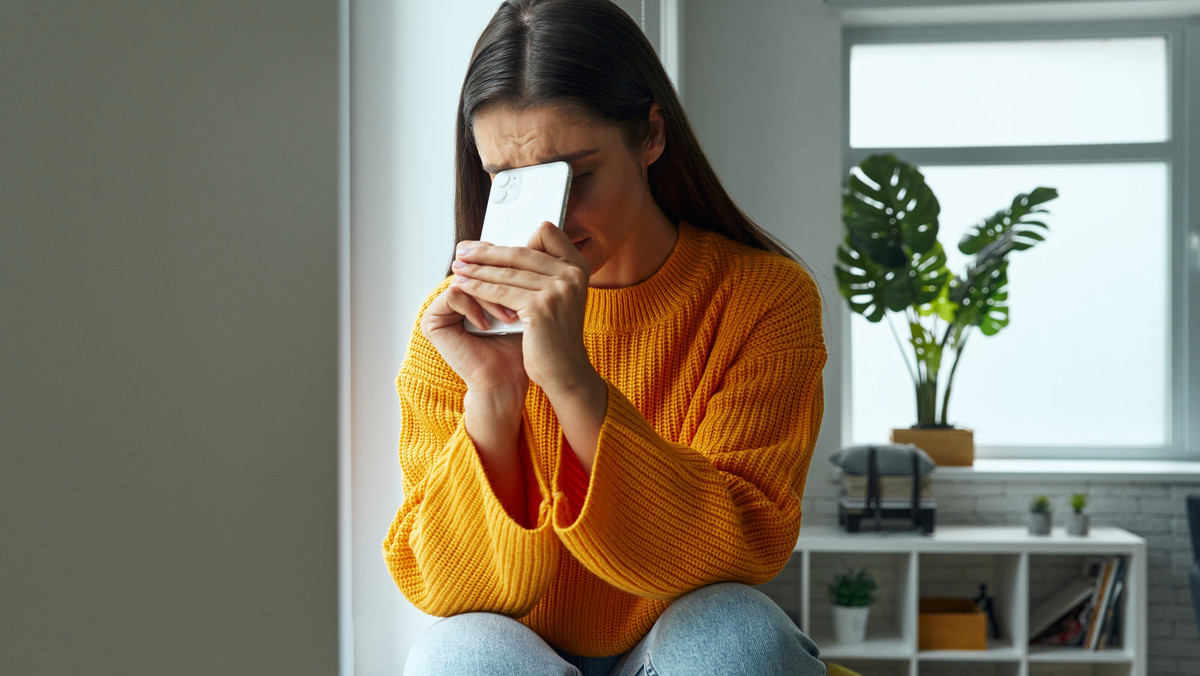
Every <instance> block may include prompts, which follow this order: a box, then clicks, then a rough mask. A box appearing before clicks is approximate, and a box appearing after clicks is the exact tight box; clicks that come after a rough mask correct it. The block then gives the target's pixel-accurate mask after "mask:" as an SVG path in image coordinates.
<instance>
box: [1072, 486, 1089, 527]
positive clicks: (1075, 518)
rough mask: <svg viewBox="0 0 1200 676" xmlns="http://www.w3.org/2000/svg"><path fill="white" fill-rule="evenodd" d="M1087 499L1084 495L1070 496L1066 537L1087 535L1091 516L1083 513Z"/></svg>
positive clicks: (1075, 494)
mask: <svg viewBox="0 0 1200 676" xmlns="http://www.w3.org/2000/svg"><path fill="white" fill-rule="evenodd" d="M1087 504H1088V499H1087V494H1086V493H1073V494H1072V495H1071V514H1070V516H1068V517H1067V535H1087V534H1088V527H1089V526H1090V525H1091V523H1090V522H1091V515H1090V514H1088V513H1087V512H1084V511H1083V510H1084V508H1085V507H1087Z"/></svg>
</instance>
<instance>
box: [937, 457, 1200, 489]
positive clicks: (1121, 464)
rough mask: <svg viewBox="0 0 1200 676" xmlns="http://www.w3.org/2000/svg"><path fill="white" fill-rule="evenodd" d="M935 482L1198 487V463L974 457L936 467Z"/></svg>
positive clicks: (1199, 481)
mask: <svg viewBox="0 0 1200 676" xmlns="http://www.w3.org/2000/svg"><path fill="white" fill-rule="evenodd" d="M933 478H934V479H935V480H937V481H1014V480H1022V479H1023V480H1026V481H1038V480H1054V479H1072V480H1083V481H1120V482H1124V483H1131V482H1139V483H1179V484H1192V483H1196V484H1200V462H1188V461H1181V460H1018V459H1011V460H1010V459H1005V458H976V459H975V465H974V466H972V467H939V468H937V470H935V471H934V473H933Z"/></svg>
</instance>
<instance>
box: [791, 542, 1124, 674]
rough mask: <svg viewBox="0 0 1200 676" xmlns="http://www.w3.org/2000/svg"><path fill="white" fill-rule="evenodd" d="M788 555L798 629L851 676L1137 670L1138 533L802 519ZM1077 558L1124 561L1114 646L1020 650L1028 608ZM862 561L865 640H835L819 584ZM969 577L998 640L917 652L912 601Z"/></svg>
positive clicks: (966, 587)
mask: <svg viewBox="0 0 1200 676" xmlns="http://www.w3.org/2000/svg"><path fill="white" fill-rule="evenodd" d="M796 555H797V556H799V557H800V565H801V578H800V580H801V582H800V625H801V628H803V629H804V631H805V633H807V634H808V635H809V636H810V637H812V639H813V640H814V641H816V643H817V645H818V646H820V648H821V658H822V659H823V660H826V661H830V662H837V663H839V664H842V665H843V666H846V667H849V668H851V669H854V670H856V671H859V672H861V673H862V674H863V676H918V674H920V675H923V676H930V675H932V676H942V675H944V674H972V676H991V675H992V674H995V676H1051V675H1052V674H1071V675H1072V676H1075V675H1077V674H1078V675H1081V676H1146V628H1145V626H1144V623H1145V621H1146V541H1145V540H1143V539H1142V538H1140V537H1138V536H1136V535H1134V534H1132V533H1130V532H1128V531H1126V530H1123V529H1120V528H1093V529H1092V530H1091V533H1090V534H1089V535H1087V536H1085V537H1075V536H1069V535H1066V534H1065V533H1064V532H1063V530H1062V529H1055V530H1054V532H1053V533H1051V534H1050V535H1049V536H1033V535H1029V534H1028V533H1027V532H1026V529H1025V528H1023V527H1007V526H939V527H938V528H937V529H936V530H935V532H934V533H933V534H932V535H929V536H922V535H918V534H916V533H912V532H887V531H885V532H882V533H879V532H865V533H845V532H842V531H841V530H839V529H836V528H832V527H822V526H806V527H804V528H802V529H801V532H800V539H799V542H797V544H796ZM1089 556H1123V557H1126V576H1125V591H1124V593H1123V594H1122V598H1121V600H1120V602H1121V603H1123V604H1124V608H1123V611H1124V612H1123V620H1122V621H1123V625H1122V627H1121V634H1122V637H1123V638H1122V644H1121V645H1120V646H1117V647H1110V648H1107V649H1105V650H1101V651H1090V650H1085V649H1083V648H1043V647H1038V646H1030V645H1029V638H1030V637H1029V612H1030V608H1033V607H1036V606H1037V604H1038V603H1039V602H1041V601H1042V600H1044V599H1045V598H1047V597H1048V596H1049V595H1050V594H1053V593H1054V591H1056V590H1057V589H1058V587H1059V586H1060V585H1061V584H1062V583H1065V582H1066V581H1067V580H1069V579H1070V578H1072V577H1074V576H1077V575H1078V574H1079V572H1080V570H1081V569H1082V567H1083V563H1084V560H1085V559H1086V558H1087V557H1089ZM862 566H866V567H868V568H870V570H871V572H872V573H873V574H874V575H875V578H876V580H877V581H878V582H879V590H878V596H879V600H878V601H877V602H876V603H875V605H873V606H872V608H871V618H870V621H869V622H868V629H867V641H866V642H865V643H858V644H853V645H839V644H838V643H837V642H836V641H835V640H834V638H833V633H832V623H831V620H830V615H831V613H830V604H829V592H828V589H827V587H828V584H829V583H830V582H832V580H833V574H834V573H838V572H843V571H844V570H846V569H847V568H849V567H856V568H857V567H862ZM1031 571H1032V574H1031ZM980 584H986V585H987V587H988V593H989V595H990V596H991V597H992V598H993V599H994V607H995V614H996V623H997V625H998V626H999V629H1000V633H1001V638H1000V639H999V640H992V639H990V638H989V641H988V649H987V650H938V651H930V650H926V651H921V650H918V648H917V600H918V599H919V598H920V597H922V596H950V597H963V598H973V597H975V596H976V595H977V594H978V591H979V585H980Z"/></svg>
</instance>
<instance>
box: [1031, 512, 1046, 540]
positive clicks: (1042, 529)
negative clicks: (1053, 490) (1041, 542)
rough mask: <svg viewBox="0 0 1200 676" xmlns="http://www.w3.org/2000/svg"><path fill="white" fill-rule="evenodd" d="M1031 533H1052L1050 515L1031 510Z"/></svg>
mask: <svg viewBox="0 0 1200 676" xmlns="http://www.w3.org/2000/svg"><path fill="white" fill-rule="evenodd" d="M1029 534H1030V535H1049V534H1050V515H1049V514H1038V513H1036V512H1031V513H1030V514H1029Z"/></svg>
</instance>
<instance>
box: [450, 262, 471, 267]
mask: <svg viewBox="0 0 1200 676" xmlns="http://www.w3.org/2000/svg"><path fill="white" fill-rule="evenodd" d="M450 267H454V268H465V267H467V264H466V263H464V262H462V261H454V262H453V263H452V264H451V265H450Z"/></svg>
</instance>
